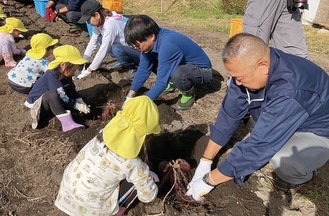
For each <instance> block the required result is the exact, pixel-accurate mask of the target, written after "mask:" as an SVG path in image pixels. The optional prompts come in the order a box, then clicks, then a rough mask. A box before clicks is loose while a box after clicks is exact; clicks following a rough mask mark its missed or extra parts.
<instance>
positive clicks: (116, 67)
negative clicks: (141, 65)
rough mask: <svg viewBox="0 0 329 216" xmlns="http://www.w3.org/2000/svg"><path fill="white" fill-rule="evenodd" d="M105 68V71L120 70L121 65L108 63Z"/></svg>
mask: <svg viewBox="0 0 329 216" xmlns="http://www.w3.org/2000/svg"><path fill="white" fill-rule="evenodd" d="M105 68H106V69H107V70H120V69H122V65H121V64H120V63H119V62H117V61H116V62H112V63H109V64H107V65H106V66H105Z"/></svg>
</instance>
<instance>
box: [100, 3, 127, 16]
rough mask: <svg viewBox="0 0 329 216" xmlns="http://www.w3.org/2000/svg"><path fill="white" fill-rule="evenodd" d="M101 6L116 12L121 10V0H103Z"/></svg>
mask: <svg viewBox="0 0 329 216" xmlns="http://www.w3.org/2000/svg"><path fill="white" fill-rule="evenodd" d="M102 5H103V8H106V9H108V10H110V11H115V12H117V13H122V12H123V0H103V1H102Z"/></svg>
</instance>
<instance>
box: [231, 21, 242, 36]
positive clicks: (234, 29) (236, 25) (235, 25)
mask: <svg viewBox="0 0 329 216" xmlns="http://www.w3.org/2000/svg"><path fill="white" fill-rule="evenodd" d="M241 32H242V18H235V19H231V23H230V38H231V37H233V36H234V35H236V34H239V33H241Z"/></svg>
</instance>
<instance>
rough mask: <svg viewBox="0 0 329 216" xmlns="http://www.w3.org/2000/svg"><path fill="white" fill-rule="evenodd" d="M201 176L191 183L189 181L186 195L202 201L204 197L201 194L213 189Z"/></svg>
mask: <svg viewBox="0 0 329 216" xmlns="http://www.w3.org/2000/svg"><path fill="white" fill-rule="evenodd" d="M202 177H203V176H202ZM202 177H201V178H199V179H198V180H196V181H194V182H193V183H192V182H191V183H192V184H191V183H190V184H191V186H190V189H189V190H188V191H187V192H186V196H192V197H193V199H195V200H196V201H202V200H203V199H204V198H203V196H204V195H206V194H208V193H209V192H210V191H211V190H212V189H214V186H210V185H208V184H206V183H205V182H204V181H203V179H202Z"/></svg>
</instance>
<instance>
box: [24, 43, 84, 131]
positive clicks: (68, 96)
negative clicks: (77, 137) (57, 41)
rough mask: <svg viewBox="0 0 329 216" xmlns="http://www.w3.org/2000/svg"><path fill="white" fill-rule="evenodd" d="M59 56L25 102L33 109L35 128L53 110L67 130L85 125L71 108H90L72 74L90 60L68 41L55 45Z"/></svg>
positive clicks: (80, 109)
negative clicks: (79, 122) (73, 113)
mask: <svg viewBox="0 0 329 216" xmlns="http://www.w3.org/2000/svg"><path fill="white" fill-rule="evenodd" d="M53 54H54V57H55V60H54V61H52V62H50V63H49V65H48V68H47V69H48V70H47V71H46V73H45V74H43V75H42V76H41V77H40V78H39V79H38V80H37V81H36V83H35V84H34V85H33V87H32V89H31V91H30V92H29V94H28V98H27V101H26V102H25V104H24V105H25V106H27V107H28V108H30V109H31V116H32V119H33V122H32V128H33V129H35V128H37V126H38V124H39V123H40V121H45V120H47V119H48V118H49V117H51V116H52V115H53V114H54V115H56V117H57V118H58V119H59V121H60V122H61V124H62V130H63V131H64V132H66V131H69V130H72V129H74V128H79V127H84V126H83V125H81V124H77V123H75V122H74V121H73V119H72V115H71V112H70V110H66V109H76V110H78V111H79V112H82V113H84V114H88V113H89V112H90V109H89V107H88V105H87V104H86V103H85V102H84V101H83V100H82V98H81V96H80V95H79V94H78V93H77V91H76V90H75V85H74V83H73V81H72V76H73V75H74V73H75V72H76V71H77V70H81V68H82V65H83V64H85V63H86V62H87V61H86V60H85V59H83V58H82V57H81V55H80V52H79V50H78V49H77V48H75V47H73V46H70V45H64V46H60V47H57V48H55V49H54V52H53Z"/></svg>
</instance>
